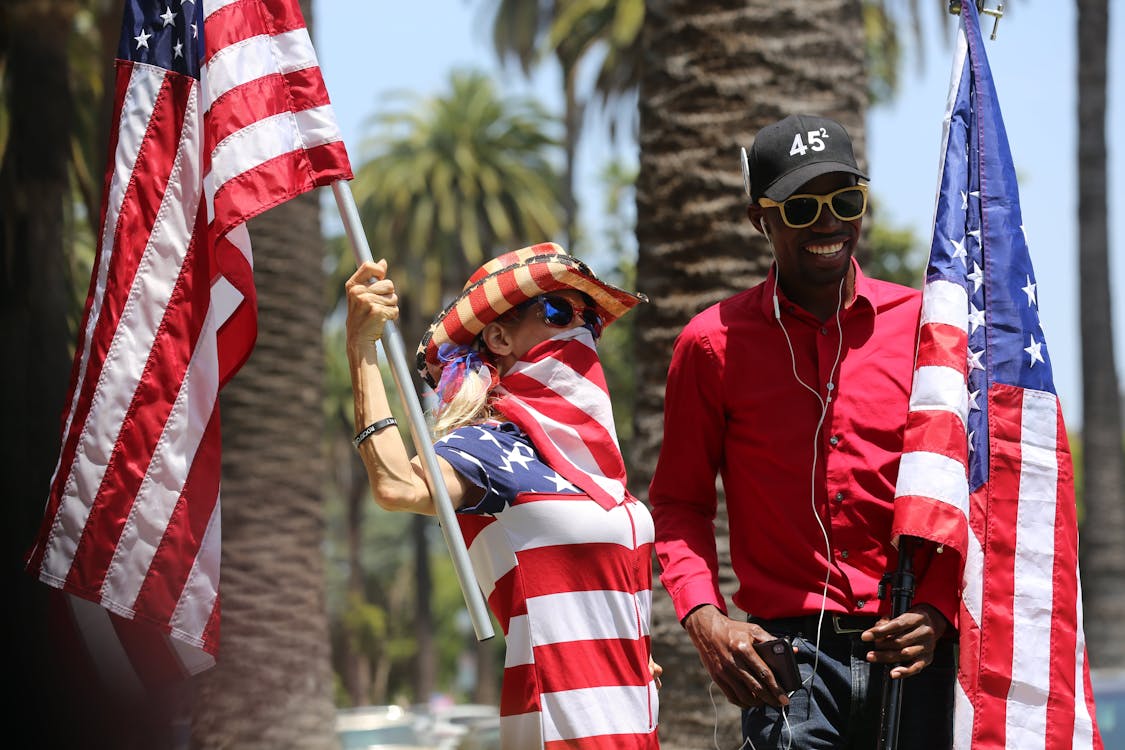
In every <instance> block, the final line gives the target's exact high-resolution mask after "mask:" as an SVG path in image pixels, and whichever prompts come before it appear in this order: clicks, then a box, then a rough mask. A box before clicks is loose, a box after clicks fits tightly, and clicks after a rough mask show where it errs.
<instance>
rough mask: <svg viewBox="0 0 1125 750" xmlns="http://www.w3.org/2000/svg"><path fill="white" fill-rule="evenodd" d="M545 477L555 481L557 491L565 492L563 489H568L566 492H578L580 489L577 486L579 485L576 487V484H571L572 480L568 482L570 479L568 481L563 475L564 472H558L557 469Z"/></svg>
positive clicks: (549, 480)
mask: <svg viewBox="0 0 1125 750" xmlns="http://www.w3.org/2000/svg"><path fill="white" fill-rule="evenodd" d="M543 478H544V479H546V480H547V481H548V482H553V483H554V485H555V492H563V491H566V492H577V491H578V488H577V487H575V486H574V485H573V484H571V483H570V482H568V481H567V480H566V479H565V478H564V477H563V475H562V474H560V473H558V472H557V471H553V472H551V473H550V474H548V475H546V476H544V477H543Z"/></svg>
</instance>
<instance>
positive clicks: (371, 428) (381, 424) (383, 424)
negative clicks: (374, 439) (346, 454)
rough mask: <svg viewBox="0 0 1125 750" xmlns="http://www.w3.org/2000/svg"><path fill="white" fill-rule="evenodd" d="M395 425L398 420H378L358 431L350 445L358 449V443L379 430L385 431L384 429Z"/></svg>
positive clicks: (389, 418) (388, 418) (391, 418)
mask: <svg viewBox="0 0 1125 750" xmlns="http://www.w3.org/2000/svg"><path fill="white" fill-rule="evenodd" d="M395 424H398V420H397V419H395V418H394V417H387V418H385V419H380V420H379V421H378V422H372V423H371V424H369V425H367V426H366V427H364V428H363V429H362V430H360V431H359V434H358V435H356V436H355V439H354V440H352V445H354V446H355V447H356V448H358V447H359V444H360V443H362V442H363V441H364V440H366V439H367V438H369V437H371V436H372V435H374V434H375V433H376V432H378V431H379V430H385V429H386V428H388V427H390V426H391V425H395Z"/></svg>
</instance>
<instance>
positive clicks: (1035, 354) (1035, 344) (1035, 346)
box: [1023, 335, 1046, 367]
mask: <svg viewBox="0 0 1125 750" xmlns="http://www.w3.org/2000/svg"><path fill="white" fill-rule="evenodd" d="M1028 338H1029V339H1031V345H1030V346H1025V347H1024V348H1023V350H1024V351H1025V352H1027V353H1028V355H1030V356H1031V363H1030V364H1028V367H1035V363H1036V362H1040V363H1043V364H1046V363H1045V362H1044V360H1043V352H1042V351H1041V350H1042V349H1043V343H1042V342H1040V341H1036V340H1035V336H1034V335H1030V336H1028Z"/></svg>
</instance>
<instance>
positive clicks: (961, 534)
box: [894, 3, 1102, 750]
mask: <svg viewBox="0 0 1125 750" xmlns="http://www.w3.org/2000/svg"><path fill="white" fill-rule="evenodd" d="M973 6H974V4H973V3H963V4H962V8H963V9H962V15H961V28H960V33H959V40H958V48H957V52H956V55H955V59H954V66H953V76H952V81H951V84H950V86H951V88H950V93H949V99H948V103H947V110H946V114H945V124H944V130H945V132H944V138H943V142H942V153H941V179H940V183H939V189H938V197H937V206H936V211H935V219H934V232H933V238H932V241H931V249H930V261H929V267H928V269H927V275H926V284H925V288H924V290H923V298H922V299H923V303H922V318H921V328H920V336H919V343H918V353H917V361H916V366H915V373H914V384H913V387H912V391H911V399H910V414H909V416H908V419H907V424H906V445H905V449H904V453H903V457H902V463H901V466H900V470H899V479H898V486H897V493H896V495H897V498H896V503H895V520H894V534H895V535H896V537H897V536H899V535H909V536H915V537H922V538H926V539H931V540H933V541H935V542H937V543H939V544H942V545H945V548H946V551H947V553H948V552H950V551H952V552H953V553H954V554H957V555H959V556H960V559H961V561H962V563H963V575H962V582H961V587H962V591H961V594H962V602H961V609H960V613H959V624H958V627H959V632H960V668H959V674H958V685H957V691H956V695H957V699H956V711H955V721H954V725H955V726H954V747H955V748H961V749H966V750H967V749H969V748H972V749H973V750H983V749H984V748H1003V747H1008V748H1020V749H1021V750H1024V749H1025V748H1037V747H1038V748H1060V749H1061V748H1067V749H1069V748H1072V747H1073V748H1090V747H1095V748H1100V747H1101V746H1102V743H1101V739H1100V736H1099V734H1098V731H1097V725H1096V722H1095V720H1094V699H1093V695H1092V693H1091V689H1090V679H1089V667H1088V664H1087V662H1086V647H1085V640H1084V636H1083V632H1082V594H1081V589H1080V579H1079V572H1078V554H1077V553H1078V533H1077V521H1076V517H1075V499H1074V473H1073V466H1072V462H1071V455H1070V447H1069V444H1068V441H1067V434H1066V428H1065V426H1064V424H1063V415H1062V410H1061V408H1060V404H1059V399H1058V396H1057V395H1056V393H1055V388H1054V385H1053V382H1052V376H1051V358H1050V356H1049V354H1048V352H1047V347H1046V343H1045V342H1044V337H1043V329H1042V327H1041V326H1040V322H1039V312H1038V308H1039V303H1038V293H1039V292H1038V285H1037V283H1036V280H1035V272H1034V270H1033V269H1032V266H1031V258H1030V256H1029V254H1028V245H1027V239H1026V237H1025V235H1024V228H1023V219H1022V217H1021V214H1020V206H1019V193H1018V188H1017V185H1016V176H1015V169H1014V167H1013V165H1012V156H1011V152H1010V151H1009V148H1008V141H1007V135H1006V133H1005V130H1004V123H1003V121H1002V119H1001V115H1000V107H999V103H998V100H997V97H996V92H995V90H994V88H993V83H992V76H991V72H990V70H989V66H988V60H987V57H986V55H985V52H984V47H983V42H982V39H981V35H980V28H979V19H978V17H977V11H976V9H975V8H974V7H973Z"/></svg>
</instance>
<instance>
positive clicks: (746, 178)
mask: <svg viewBox="0 0 1125 750" xmlns="http://www.w3.org/2000/svg"><path fill="white" fill-rule="evenodd" d="M741 151H742V189H743V190H745V191H746V197H747V198H749V197H750V161H749V160H748V159H747V158H746V147H745V146H742V147H741Z"/></svg>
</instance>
